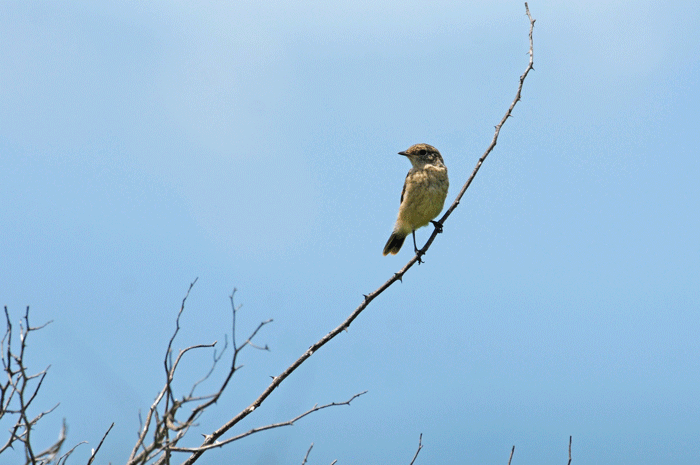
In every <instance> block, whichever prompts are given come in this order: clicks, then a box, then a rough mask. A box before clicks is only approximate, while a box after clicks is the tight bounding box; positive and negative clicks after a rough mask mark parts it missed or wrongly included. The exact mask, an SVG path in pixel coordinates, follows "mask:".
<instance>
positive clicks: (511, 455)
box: [508, 446, 515, 465]
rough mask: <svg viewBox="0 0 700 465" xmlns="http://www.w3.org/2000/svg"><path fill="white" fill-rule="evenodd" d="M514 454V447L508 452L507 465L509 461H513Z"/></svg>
mask: <svg viewBox="0 0 700 465" xmlns="http://www.w3.org/2000/svg"><path fill="white" fill-rule="evenodd" d="M514 453H515V446H513V448H512V449H511V450H510V458H509V459H508V465H510V462H511V460H513V454H514Z"/></svg>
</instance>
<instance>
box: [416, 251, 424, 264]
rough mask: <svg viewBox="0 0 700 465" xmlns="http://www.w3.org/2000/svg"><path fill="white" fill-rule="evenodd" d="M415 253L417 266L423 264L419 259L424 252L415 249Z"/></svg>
mask: <svg viewBox="0 0 700 465" xmlns="http://www.w3.org/2000/svg"><path fill="white" fill-rule="evenodd" d="M415 252H416V257H418V264H419V265H420V264H421V263H423V260H421V257H422V256H423V254H425V252H423V251H422V250H418V249H417V248H416V249H415Z"/></svg>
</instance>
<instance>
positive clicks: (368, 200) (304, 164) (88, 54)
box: [0, 1, 700, 465]
mask: <svg viewBox="0 0 700 465" xmlns="http://www.w3.org/2000/svg"><path fill="white" fill-rule="evenodd" d="M530 8H531V11H532V14H533V16H534V17H535V18H536V19H537V25H536V28H535V71H534V72H533V73H531V74H530V76H529V77H528V80H527V81H526V83H525V88H524V91H523V97H522V102H521V103H520V104H519V105H518V106H517V107H516V110H515V112H514V117H513V118H512V119H510V120H509V121H508V122H507V124H506V125H505V126H504V128H503V130H502V133H501V137H500V139H499V143H498V145H497V146H496V148H495V150H494V152H493V153H492V155H491V156H490V157H489V159H488V160H487V161H486V163H485V164H484V166H483V168H482V169H481V171H480V172H479V174H478V176H477V178H476V180H475V181H474V183H473V184H472V186H471V187H470V189H469V191H468V192H467V194H466V196H465V197H464V198H463V200H462V203H461V204H460V206H459V208H458V209H457V210H456V211H455V213H454V214H453V215H452V216H451V217H450V218H449V220H448V222H447V223H446V224H445V231H444V233H443V234H442V235H441V236H439V237H438V238H437V240H436V241H435V243H434V244H433V246H432V248H431V249H430V251H429V253H428V255H427V256H426V258H425V261H426V263H425V264H423V265H421V266H420V267H414V268H413V269H411V270H410V272H409V273H408V274H407V275H406V277H405V278H404V280H403V283H402V284H399V285H395V286H392V287H391V288H390V289H389V290H388V291H386V292H385V293H384V294H383V295H382V296H381V297H379V298H378V299H376V300H375V301H374V302H373V303H372V305H371V306H370V307H369V308H368V309H367V310H366V311H365V312H364V313H363V314H362V315H361V316H360V317H359V318H358V319H357V320H356V321H355V322H354V323H353V325H352V326H351V327H350V329H349V331H348V332H347V333H344V334H341V335H340V336H339V337H338V338H337V339H336V340H334V341H332V342H331V343H330V344H328V345H327V346H325V347H324V348H323V349H322V350H321V351H319V352H318V353H317V354H315V355H314V356H313V357H312V358H311V359H310V360H309V361H308V362H307V363H306V364H305V365H303V366H302V367H301V368H300V369H299V370H298V371H297V372H296V373H295V374H294V375H293V376H292V377H291V378H290V379H288V380H287V381H286V382H285V383H284V384H283V385H282V386H281V387H280V388H279V389H278V390H277V391H276V392H275V393H274V394H273V395H272V396H271V397H270V398H269V399H268V401H267V402H266V403H265V404H264V406H263V407H262V408H261V409H259V410H258V411H256V412H255V413H254V414H253V415H251V416H249V417H248V419H247V420H246V421H245V422H244V424H242V425H241V426H240V429H237V430H236V431H238V432H240V431H243V430H247V429H249V428H251V427H254V426H259V425H263V424H267V423H270V422H275V421H283V420H287V419H289V418H291V417H293V416H295V415H297V414H299V413H301V412H303V411H305V410H306V409H308V408H310V407H311V406H313V405H314V404H316V403H319V404H322V403H328V402H332V401H344V400H346V399H348V398H349V397H351V396H352V395H353V394H356V393H358V392H361V391H364V390H368V391H369V392H368V393H367V394H366V395H364V396H363V397H361V398H360V399H357V400H356V401H354V402H353V404H352V406H351V407H339V408H336V409H331V410H326V411H323V412H319V413H316V414H314V415H312V416H311V417H308V418H305V419H303V420H301V421H300V422H299V423H298V424H296V425H295V426H294V427H291V428H287V429H281V430H278V431H274V432H267V433H262V434H259V435H257V436H254V437H251V438H248V439H246V440H243V441H241V442H239V443H236V444H234V445H232V446H229V447H227V448H224V449H223V450H221V451H214V452H212V453H210V454H209V455H205V457H204V458H203V459H202V460H201V461H200V462H199V463H203V464H214V463H221V462H222V460H223V461H231V460H234V458H235V460H237V461H239V462H240V463H250V464H287V463H301V461H302V459H303V457H304V454H305V453H306V450H307V449H308V447H309V445H310V444H311V443H312V442H313V443H314V444H315V445H314V449H313V451H312V453H311V455H310V461H309V463H311V464H327V463H330V462H331V461H332V460H334V459H338V461H339V463H340V464H343V463H346V464H349V463H409V462H410V460H411V458H412V456H413V454H414V452H415V449H416V447H417V442H418V436H419V434H421V433H422V434H423V444H424V446H425V447H424V448H423V450H422V451H421V453H420V456H419V459H418V460H417V463H423V464H429V463H441V464H462V463H507V459H508V455H509V453H510V447H511V446H512V445H515V446H516V451H515V456H514V459H513V463H514V464H518V465H522V464H535V463H537V464H548V463H552V464H553V463H564V461H565V460H566V457H567V445H568V438H569V435H572V436H573V454H574V461H573V463H595V464H620V463H635V464H637V465H640V464H659V463H692V462H697V461H698V459H700V456H699V455H698V454H699V453H698V451H697V447H696V445H697V440H698V437H699V436H700V424H699V423H698V418H700V396H698V390H699V389H700V356H699V354H700V318H698V313H699V310H700V245H699V244H700V241H699V240H698V238H699V237H700V215H699V214H698V212H699V211H700V183H698V179H700V159H699V157H698V154H699V153H700V138H699V136H698V134H699V133H698V130H697V126H698V124H697V122H698V118H697V108H698V106H699V105H700V48H698V47H697V45H696V44H698V43H700V25H699V23H698V21H697V19H698V18H700V4H698V3H696V2H666V3H663V4H661V3H658V2H642V3H639V2H613V4H610V3H609V2H566V3H562V2H531V3H530ZM0 30H1V31H2V38H3V40H2V41H0V61H1V62H2V63H3V66H2V67H1V68H0V198H1V199H2V201H1V202H0V237H1V238H2V241H1V243H0V256H1V257H2V265H3V266H2V267H0V304H2V305H7V306H8V308H9V310H10V312H11V313H12V314H13V317H14V318H15V319H16V320H18V319H19V318H20V316H21V314H22V313H23V311H24V307H25V306H26V305H30V306H31V318H32V320H33V321H34V322H35V323H43V322H44V321H46V320H53V324H51V325H50V326H49V327H48V328H46V329H45V330H43V331H42V332H41V333H39V334H36V335H35V336H34V339H33V340H32V343H31V345H30V350H31V352H30V356H29V357H30V358H29V362H30V365H31V367H32V368H34V369H36V370H39V369H41V368H43V367H44V366H46V365H49V364H50V365H51V368H50V370H49V377H48V378H47V380H46V382H45V385H44V388H43V391H42V397H41V399H40V402H41V405H37V408H39V407H43V408H47V407H50V406H53V405H54V404H55V403H57V402H60V403H61V404H60V406H59V407H58V409H57V410H56V411H55V412H54V413H52V414H51V416H50V417H47V418H46V420H45V421H44V422H43V423H42V425H41V427H40V429H39V430H38V431H37V433H36V437H37V438H38V440H39V441H40V442H41V441H44V443H48V442H49V441H51V440H54V439H55V437H56V434H57V432H58V430H59V428H60V423H61V419H62V418H66V420H67V423H68V426H69V431H68V433H69V436H68V442H69V443H71V444H74V443H77V442H79V441H82V440H86V441H88V442H89V445H83V446H81V447H80V448H78V450H77V452H76V453H75V455H74V458H75V459H76V460H75V463H83V462H84V461H85V460H86V458H87V457H88V456H89V451H90V448H92V447H95V446H96V445H97V443H98V442H99V440H100V438H101V437H102V434H103V433H104V431H105V430H106V429H107V428H108V426H109V425H110V423H111V422H115V427H114V429H113V431H112V433H111V434H110V436H109V438H108V439H107V441H106V443H105V445H104V446H103V449H102V451H101V453H100V456H99V458H100V459H101V460H102V463H106V462H107V461H111V462H112V463H121V462H123V461H124V460H125V459H126V457H127V455H128V452H129V451H130V448H131V446H132V445H133V443H134V440H135V437H136V430H137V428H138V411H139V409H140V410H141V411H144V412H145V411H146V410H147V408H148V406H149V405H150V403H151V402H152V401H153V399H154V397H155V395H156V393H157V391H158V390H159V389H160V387H161V385H162V383H163V374H162V358H163V353H164V351H165V348H166V345H167V341H168V338H169V337H170V334H171V333H172V330H173V328H174V319H175V316H176V314H177V310H178V308H179V304H180V301H181V299H182V297H183V296H184V294H185V292H186V290H187V287H188V286H189V284H190V282H192V281H193V280H194V279H195V278H196V277H199V281H198V282H197V284H196V286H195V287H194V289H193V291H192V293H191V295H190V298H189V301H188V305H187V309H186V312H185V315H184V317H183V324H184V330H183V333H182V334H181V337H180V338H179V339H178V340H177V341H176V347H178V348H179V347H185V346H187V345H191V344H195V343H209V342H213V341H214V340H219V341H223V338H224V334H226V332H227V331H228V330H229V327H230V310H229V302H228V295H229V294H230V293H231V290H232V288H233V287H234V286H235V287H237V288H238V290H239V291H238V293H237V295H236V298H237V301H238V303H242V304H243V308H242V309H241V313H240V315H239V328H240V331H241V333H239V337H241V336H243V335H244V334H245V333H247V332H249V331H251V330H252V329H253V328H255V326H257V324H258V322H260V321H262V320H265V319H268V318H272V319H274V323H273V324H271V325H269V326H267V327H266V328H265V329H264V330H263V331H262V332H261V334H260V335H259V339H258V342H259V343H261V344H267V345H269V346H270V348H271V352H269V353H268V352H259V351H249V352H244V353H243V356H242V359H241V363H243V364H244V365H245V367H244V368H243V369H242V370H241V371H240V372H239V373H237V374H236V377H235V378H234V384H233V385H232V386H231V388H230V390H229V391H227V394H226V395H225V396H224V398H223V399H222V400H221V402H220V403H219V404H218V406H217V408H216V409H215V411H212V412H210V413H209V414H208V415H206V416H205V417H203V418H202V419H201V421H200V423H201V424H202V429H201V430H199V431H198V432H197V433H196V434H194V435H193V437H192V440H193V442H192V445H195V444H198V443H199V442H198V437H196V436H197V435H198V434H199V433H200V432H202V433H203V432H207V431H210V430H212V429H214V428H216V427H217V426H219V425H220V424H222V423H223V422H225V421H226V420H227V419H229V418H231V417H232V416H233V415H234V414H235V413H237V412H238V411H239V410H240V409H241V408H243V407H245V406H247V405H248V404H249V403H250V402H251V401H252V400H253V399H254V398H255V397H256V396H257V394H258V393H259V392H260V391H261V390H262V389H263V388H264V387H265V386H266V385H267V384H268V383H269V379H270V378H269V376H271V375H276V374H279V373H280V372H281V371H283V370H284V369H285V368H286V367H287V366H288V365H289V364H290V363H291V362H292V361H293V360H295V359H296V358H297V357H298V356H299V355H301V354H302V353H303V351H304V350H306V348H308V347H309V346H310V345H311V344H312V343H314V342H315V341H317V340H318V339H319V338H320V337H322V336H323V335H325V334H326V333H327V332H328V331H330V330H331V329H332V328H334V327H335V326H337V325H338V324H339V323H340V322H341V321H342V320H343V319H344V318H345V317H346V316H347V315H348V314H349V313H350V312H351V311H352V310H353V309H354V308H355V307H356V306H357V305H358V304H359V303H360V302H361V299H362V294H363V293H368V292H370V291H372V290H374V289H375V288H377V287H378V286H379V285H380V284H381V283H383V282H384V281H385V280H386V279H388V278H389V277H390V276H391V275H392V273H393V272H395V271H397V270H398V269H400V268H401V267H402V266H403V264H404V263H405V262H406V261H408V259H409V258H410V256H411V254H410V248H408V247H407V248H404V250H402V251H401V253H400V254H399V255H397V256H391V257H383V256H382V254H381V251H382V248H383V246H384V243H385V242H386V239H387V238H388V236H389V234H390V232H391V228H392V226H393V222H394V219H395V216H396V212H397V209H398V201H399V193H400V190H401V186H402V183H403V179H404V176H405V174H406V171H407V170H408V168H409V164H408V162H407V160H405V159H404V158H403V157H400V156H398V155H396V153H397V152H398V151H400V150H405V149H406V148H408V147H409V146H410V145H412V144H414V143H419V142H425V143H429V144H432V145H434V146H436V147H437V148H438V149H439V150H440V151H441V153H442V155H443V158H444V159H445V163H446V165H447V166H448V168H449V174H450V179H451V189H450V193H449V194H448V202H451V201H452V200H453V199H454V196H455V195H456V193H457V192H458V190H459V188H460V186H461V185H462V184H463V183H464V182H465V181H466V179H467V177H468V175H469V173H470V172H471V170H472V169H473V167H474V165H475V163H476V161H477V159H478V158H479V156H480V155H481V154H482V153H483V151H484V149H485V148H486V147H487V145H488V143H489V142H490V140H491V137H492V135H493V126H494V125H495V124H496V123H497V122H498V120H499V119H500V118H501V117H502V115H503V113H504V111H505V110H506V108H507V106H508V105H509V104H510V102H511V100H512V98H513V96H514V95H515V90H516V87H517V82H518V76H520V74H521V73H522V72H523V70H524V69H525V66H526V63H527V55H526V52H527V49H528V42H527V32H528V22H527V19H526V17H525V16H524V7H523V5H522V3H521V2H483V4H476V3H474V4H465V2H457V1H456V2H438V3H435V2H409V3H406V2H394V1H374V2H362V1H358V2H353V1H350V2H342V3H339V4H333V3H328V2H267V3H264V2H247V1H242V2H231V3H230V4H229V3H222V2H194V3H192V2H157V3H153V4H142V3H141V2H102V3H100V4H99V5H98V4H97V3H96V2H64V3H62V4H52V5H47V4H45V3H43V2H3V4H2V7H1V8H0ZM429 232H430V231H429V228H426V229H424V230H420V231H419V232H418V233H417V236H418V239H419V241H425V240H426V239H427V237H428V235H429ZM209 357H210V354H209V353H206V354H205V353H201V354H199V355H198V356H197V355H195V356H193V357H192V358H191V359H189V360H188V362H187V363H186V364H185V365H184V366H183V371H182V378H181V379H182V382H183V390H184V386H186V385H187V380H196V379H198V378H199V377H200V376H201V374H202V370H203V366H206V365H207V364H208V363H209ZM0 426H3V429H5V426H4V425H0ZM10 457H11V456H10V455H8V460H10ZM4 460H5V459H4V458H2V461H3V463H5V462H4ZM8 463H9V462H8Z"/></svg>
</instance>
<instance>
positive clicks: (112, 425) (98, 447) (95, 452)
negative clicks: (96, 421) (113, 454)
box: [87, 423, 114, 465]
mask: <svg viewBox="0 0 700 465" xmlns="http://www.w3.org/2000/svg"><path fill="white" fill-rule="evenodd" d="M113 427H114V423H112V424H111V425H109V428H107V432H106V433H105V434H104V436H102V440H101V441H100V443H99V444H98V445H97V448H96V449H94V450H93V451H92V454H90V460H88V463H87V465H90V464H91V463H92V461H93V460H95V457H96V456H97V453H98V452H99V451H100V447H102V443H103V442H105V439H106V438H107V435H108V434H109V432H110V431H112V428H113Z"/></svg>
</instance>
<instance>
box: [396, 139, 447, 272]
mask: <svg viewBox="0 0 700 465" xmlns="http://www.w3.org/2000/svg"><path fill="white" fill-rule="evenodd" d="M399 155H403V156H405V157H406V158H408V159H409V161H410V162H411V165H413V166H412V168H411V169H410V170H409V171H408V174H407V175H406V181H405V182H404V185H403V190H402V191H401V202H400V205H399V215H398V218H396V224H395V225H394V230H393V231H392V233H391V236H390V237H389V240H388V241H387V242H386V245H385V246H384V255H388V254H392V255H396V254H397V253H398V252H399V250H401V246H402V245H403V242H404V240H405V239H406V236H408V235H409V234H413V249H414V251H415V252H416V254H417V253H418V247H417V246H416V229H418V228H422V227H423V226H427V225H428V223H431V222H432V223H433V224H434V225H435V227H436V228H437V230H438V232H442V225H441V224H440V223H438V222H437V221H432V220H433V219H434V218H435V217H437V216H438V215H439V214H440V212H441V211H442V207H443V206H444V205H445V198H446V197H447V189H448V188H449V186H450V182H449V179H448V178H447V167H446V166H445V163H444V162H443V160H442V156H441V155H440V152H438V150H437V149H436V148H435V147H433V146H432V145H428V144H415V145H412V146H411V147H410V148H408V150H405V151H403V152H399ZM419 259H420V257H419Z"/></svg>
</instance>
